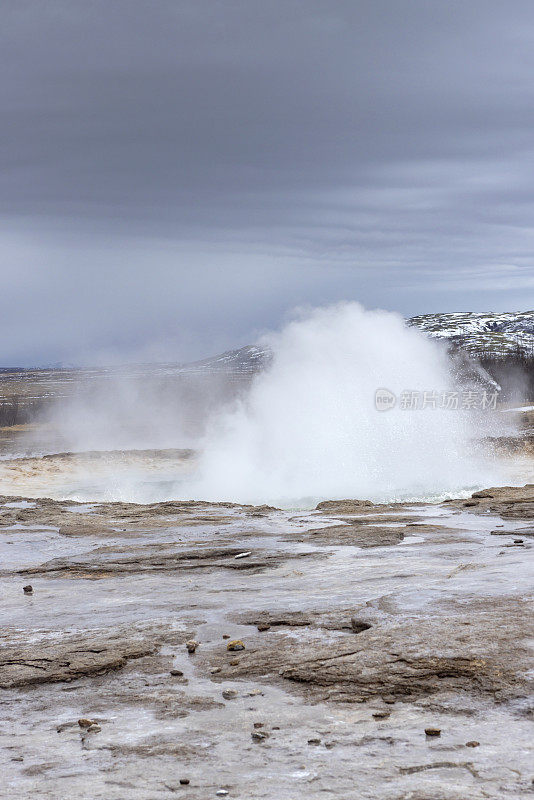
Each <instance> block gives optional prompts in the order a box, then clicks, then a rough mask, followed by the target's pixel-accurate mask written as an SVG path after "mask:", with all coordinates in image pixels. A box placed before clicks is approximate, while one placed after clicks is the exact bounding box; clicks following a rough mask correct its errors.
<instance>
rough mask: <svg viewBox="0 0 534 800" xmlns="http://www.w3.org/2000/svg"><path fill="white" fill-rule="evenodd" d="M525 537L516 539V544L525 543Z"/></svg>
mask: <svg viewBox="0 0 534 800" xmlns="http://www.w3.org/2000/svg"><path fill="white" fill-rule="evenodd" d="M523 543H524V539H514V544H523Z"/></svg>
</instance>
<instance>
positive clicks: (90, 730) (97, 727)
mask: <svg viewBox="0 0 534 800" xmlns="http://www.w3.org/2000/svg"><path fill="white" fill-rule="evenodd" d="M101 730H102V728H101V727H100V725H96V724H93V725H89V727H88V728H87V733H100V731H101Z"/></svg>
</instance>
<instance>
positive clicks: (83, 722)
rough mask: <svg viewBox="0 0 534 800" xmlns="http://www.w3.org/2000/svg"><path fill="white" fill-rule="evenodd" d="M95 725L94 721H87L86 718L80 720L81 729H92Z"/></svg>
mask: <svg viewBox="0 0 534 800" xmlns="http://www.w3.org/2000/svg"><path fill="white" fill-rule="evenodd" d="M94 724H95V723H94V722H93V720H92V719H87V718H86V717H82V718H81V719H79V720H78V725H79V726H80V728H90V727H91V725H94Z"/></svg>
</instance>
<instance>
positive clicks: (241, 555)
mask: <svg viewBox="0 0 534 800" xmlns="http://www.w3.org/2000/svg"><path fill="white" fill-rule="evenodd" d="M251 555H252V551H251V550H247V551H246V553H238V554H237V555H236V556H234V558H248V557H249V556H251Z"/></svg>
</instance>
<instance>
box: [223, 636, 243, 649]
mask: <svg viewBox="0 0 534 800" xmlns="http://www.w3.org/2000/svg"><path fill="white" fill-rule="evenodd" d="M226 649H227V650H230V651H231V652H233V651H234V650H244V649H245V645H244V644H243V642H242V641H241V639H233V640H232V641H231V642H228V644H227V645H226Z"/></svg>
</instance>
